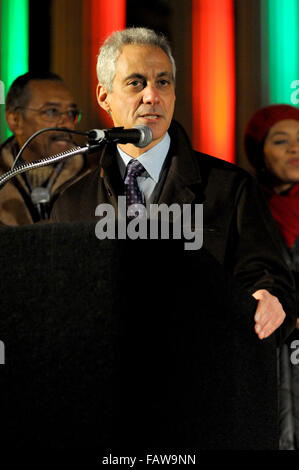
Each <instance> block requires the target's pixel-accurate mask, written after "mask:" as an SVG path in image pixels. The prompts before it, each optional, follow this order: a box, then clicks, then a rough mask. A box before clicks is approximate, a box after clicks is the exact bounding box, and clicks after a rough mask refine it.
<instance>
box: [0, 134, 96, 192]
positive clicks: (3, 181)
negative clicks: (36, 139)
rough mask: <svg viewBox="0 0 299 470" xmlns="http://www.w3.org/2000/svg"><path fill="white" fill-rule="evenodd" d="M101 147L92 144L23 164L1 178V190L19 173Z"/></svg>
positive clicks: (94, 150)
mask: <svg viewBox="0 0 299 470" xmlns="http://www.w3.org/2000/svg"><path fill="white" fill-rule="evenodd" d="M101 146H102V141H100V142H97V143H96V142H91V143H88V144H86V145H85V146H84V147H80V146H77V147H73V148H71V149H70V150H65V151H64V152H61V153H57V154H55V155H52V156H50V157H46V158H42V159H41V160H37V161H35V162H30V163H23V164H22V165H19V166H17V167H16V168H14V169H13V170H9V171H8V172H7V173H4V175H2V176H0V189H2V188H1V186H2V187H3V186H4V185H5V184H6V183H7V182H8V181H9V180H10V179H11V178H13V177H14V176H16V175H18V174H19V173H24V172H25V171H27V170H33V169H34V168H39V167H41V166H46V165H51V164H52V163H56V162H59V161H60V160H64V159H65V158H68V157H73V156H74V155H78V154H82V153H92V152H96V151H97V150H98V149H99V148H100V147H101Z"/></svg>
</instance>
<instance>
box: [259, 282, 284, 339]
mask: <svg viewBox="0 0 299 470" xmlns="http://www.w3.org/2000/svg"><path fill="white" fill-rule="evenodd" d="M252 295H253V297H254V298H255V299H257V300H258V304H257V309H256V312H255V316H254V320H255V326H254V330H255V332H256V334H257V335H258V337H259V339H264V338H268V336H270V335H271V334H272V333H273V332H274V331H275V330H276V329H277V328H278V327H279V326H280V325H281V324H282V322H283V321H284V319H285V317H286V314H285V312H284V310H283V308H282V305H281V303H280V302H279V300H278V298H277V297H275V296H274V295H272V294H270V292H268V291H267V290H266V289H260V290H257V291H256V292H254V294H252Z"/></svg>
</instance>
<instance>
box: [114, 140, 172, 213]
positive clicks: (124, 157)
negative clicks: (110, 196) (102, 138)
mask: <svg viewBox="0 0 299 470" xmlns="http://www.w3.org/2000/svg"><path fill="white" fill-rule="evenodd" d="M169 147H170V136H169V134H168V132H167V133H166V134H165V136H164V137H163V139H162V140H161V142H159V143H158V144H157V145H155V146H154V147H152V148H151V149H149V150H148V151H147V152H144V153H143V154H141V155H140V156H139V157H138V161H139V162H140V163H141V164H142V165H143V167H144V173H143V174H142V175H141V176H138V177H137V184H138V186H139V189H140V191H141V194H142V196H143V198H144V202H145V203H146V205H147V206H148V205H149V204H150V203H151V202H152V196H153V191H154V189H155V186H156V184H157V182H158V181H159V177H160V173H161V170H162V167H163V163H164V161H165V158H166V155H167V153H168V150H169ZM117 150H118V153H117V163H118V166H119V171H120V174H121V177H122V179H125V175H126V168H127V165H128V163H129V161H130V160H132V157H130V155H128V154H126V153H125V152H124V151H123V150H121V149H120V148H119V147H117Z"/></svg>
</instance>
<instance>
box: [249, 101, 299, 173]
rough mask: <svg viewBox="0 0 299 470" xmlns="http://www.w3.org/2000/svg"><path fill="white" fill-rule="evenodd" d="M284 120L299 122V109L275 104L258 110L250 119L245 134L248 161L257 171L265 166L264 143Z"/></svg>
mask: <svg viewBox="0 0 299 470" xmlns="http://www.w3.org/2000/svg"><path fill="white" fill-rule="evenodd" d="M283 119H296V120H297V121H299V109H297V108H295V107H294V106H290V105H288V104H273V105H270V106H266V107H265V108H260V109H258V110H257V111H256V112H255V113H254V114H253V116H252V117H251V118H250V119H249V121H248V123H247V125H246V128H245V134H244V147H245V151H246V154H247V157H248V160H249V161H250V163H251V164H252V166H253V167H254V168H255V169H256V170H260V169H261V168H263V166H264V152H263V148H264V142H265V138H266V136H267V134H268V132H269V130H270V128H271V127H272V126H274V124H276V123H277V122H278V121H282V120H283Z"/></svg>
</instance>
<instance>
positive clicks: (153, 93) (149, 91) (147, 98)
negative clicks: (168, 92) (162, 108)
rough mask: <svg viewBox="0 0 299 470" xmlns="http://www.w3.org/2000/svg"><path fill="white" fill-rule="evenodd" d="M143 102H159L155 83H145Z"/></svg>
mask: <svg viewBox="0 0 299 470" xmlns="http://www.w3.org/2000/svg"><path fill="white" fill-rule="evenodd" d="M143 102H144V103H147V104H152V105H156V104H158V103H159V102H160V93H159V90H158V89H157V87H156V86H155V85H147V86H146V87H145V88H144V92H143Z"/></svg>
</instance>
